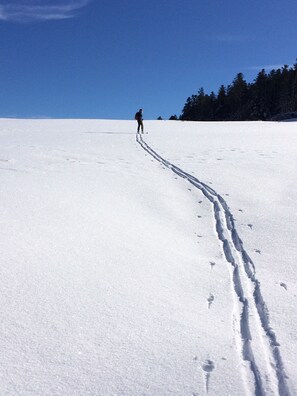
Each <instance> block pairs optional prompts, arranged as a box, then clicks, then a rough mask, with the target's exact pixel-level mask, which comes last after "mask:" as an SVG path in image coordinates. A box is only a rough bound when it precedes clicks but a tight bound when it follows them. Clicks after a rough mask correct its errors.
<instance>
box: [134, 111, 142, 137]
mask: <svg viewBox="0 0 297 396" xmlns="http://www.w3.org/2000/svg"><path fill="white" fill-rule="evenodd" d="M135 120H136V121H137V123H138V126H137V133H139V130H140V128H141V132H142V133H143V118H142V109H139V110H138V112H137V113H136V114H135Z"/></svg>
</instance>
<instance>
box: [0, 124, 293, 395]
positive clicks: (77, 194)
mask: <svg viewBox="0 0 297 396" xmlns="http://www.w3.org/2000/svg"><path fill="white" fill-rule="evenodd" d="M145 128H146V129H147V130H148V131H149V134H144V135H138V136H137V135H136V134H135V130H136V125H135V122H134V121H104V120H13V119H2V120H0V138H1V146H0V178H1V184H0V186H1V187H0V188H1V199H0V212H1V216H0V221H1V227H0V259H1V266H0V279H1V288H0V302H1V310H0V315H1V316H0V323H1V328H0V351H1V360H0V394H1V395H104V396H105V395H190V396H194V395H196V396H197V395H206V394H208V395H294V394H296V393H297V366H296V363H295V359H296V355H297V342H296V341H297V331H296V327H297V317H296V316H297V315H296V308H295V304H296V299H297V294H296V293H297V289H296V286H297V282H296V280H297V275H296V252H297V247H296V234H297V225H296V217H297V210H296V198H297V183H296V169H297V129H296V123H294V122H291V123H272V122H271V123H269V122H267V123H263V122H249V123H242V122H241V123H235V122H233V123H191V122H177V121H172V122H169V121H147V122H145Z"/></svg>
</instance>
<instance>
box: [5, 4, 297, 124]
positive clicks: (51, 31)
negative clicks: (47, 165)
mask: <svg viewBox="0 0 297 396" xmlns="http://www.w3.org/2000/svg"><path fill="white" fill-rule="evenodd" d="M296 39H297V1H296V0H262V1H257V0H249V1H247V0H225V1H221V0H138V1H136V0H12V1H6V0H0V117H29V118H30V117H54V118H63V117H65V118H115V119H130V118H133V116H134V113H135V111H136V110H137V109H138V108H140V107H142V108H143V109H144V118H145V119H156V118H157V117H158V116H159V115H161V116H162V117H163V118H169V116H170V115H172V114H177V115H179V114H180V113H181V110H182V108H183V105H184V103H185V101H186V99H187V97H188V96H191V95H192V94H195V93H196V92H197V91H198V89H199V88H200V87H204V89H205V91H206V92H210V91H211V90H214V91H215V92H217V91H218V89H219V87H220V85H221V84H225V85H227V84H229V83H231V82H232V80H233V78H234V77H235V75H236V74H237V73H238V72H242V73H243V74H244V76H245V78H246V79H247V81H252V80H253V79H254V78H255V76H256V74H257V72H258V71H260V69H261V68H266V69H267V70H269V68H272V67H278V66H282V65H284V64H288V65H292V64H293V63H295V60H296V57H297V45H296Z"/></svg>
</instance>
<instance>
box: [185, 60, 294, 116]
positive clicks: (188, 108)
mask: <svg viewBox="0 0 297 396" xmlns="http://www.w3.org/2000/svg"><path fill="white" fill-rule="evenodd" d="M296 111H297V60H296V64H295V65H293V66H292V67H289V66H287V65H284V66H283V67H282V68H281V69H277V70H271V71H270V72H269V73H266V71H265V70H264V69H262V70H261V71H260V72H259V73H258V75H257V77H256V78H255V80H254V81H253V82H252V83H247V82H246V81H245V79H244V76H243V74H242V73H238V74H237V76H236V77H235V78H234V80H233V82H232V84H231V85H228V86H227V87H225V86H224V85H222V86H221V87H220V89H219V91H218V93H217V94H215V93H214V92H211V93H210V94H206V93H205V92H204V89H203V88H200V89H199V91H198V93H197V94H196V95H192V96H191V97H189V98H188V99H187V102H186V104H185V105H184V108H183V111H182V114H181V116H180V119H181V120H189V121H245V120H271V119H277V116H278V115H280V114H284V113H292V112H296ZM288 118H289V117H288Z"/></svg>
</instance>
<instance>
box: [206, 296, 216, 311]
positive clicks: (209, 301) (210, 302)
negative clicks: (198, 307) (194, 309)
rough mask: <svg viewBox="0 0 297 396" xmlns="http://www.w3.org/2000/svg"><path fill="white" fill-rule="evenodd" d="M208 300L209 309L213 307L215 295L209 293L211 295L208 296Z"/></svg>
mask: <svg viewBox="0 0 297 396" xmlns="http://www.w3.org/2000/svg"><path fill="white" fill-rule="evenodd" d="M207 301H208V309H209V308H210V307H211V304H212V303H213V301H214V295H213V294H211V293H209V297H208V299H207Z"/></svg>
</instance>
